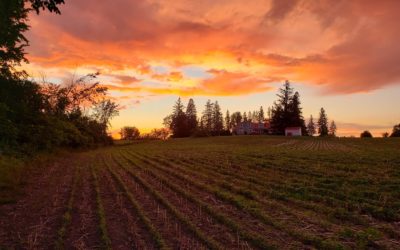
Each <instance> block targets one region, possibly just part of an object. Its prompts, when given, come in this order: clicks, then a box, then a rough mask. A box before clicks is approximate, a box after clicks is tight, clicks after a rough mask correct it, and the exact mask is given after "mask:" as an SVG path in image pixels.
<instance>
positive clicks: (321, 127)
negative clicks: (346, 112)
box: [318, 108, 329, 136]
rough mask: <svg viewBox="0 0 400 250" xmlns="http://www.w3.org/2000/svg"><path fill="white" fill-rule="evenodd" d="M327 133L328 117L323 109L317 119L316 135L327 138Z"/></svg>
mask: <svg viewBox="0 0 400 250" xmlns="http://www.w3.org/2000/svg"><path fill="white" fill-rule="evenodd" d="M328 132H329V131H328V117H327V115H326V112H325V109H324V108H321V110H320V112H319V119H318V134H319V136H327V135H328Z"/></svg>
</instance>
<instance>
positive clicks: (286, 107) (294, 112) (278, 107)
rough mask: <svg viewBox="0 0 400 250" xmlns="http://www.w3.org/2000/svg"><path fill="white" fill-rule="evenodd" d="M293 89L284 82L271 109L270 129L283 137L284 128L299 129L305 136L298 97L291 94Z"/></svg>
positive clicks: (288, 83) (296, 94)
mask: <svg viewBox="0 0 400 250" xmlns="http://www.w3.org/2000/svg"><path fill="white" fill-rule="evenodd" d="M293 91H294V90H293V88H292V87H291V85H290V82H289V81H285V83H284V85H283V87H281V88H280V89H279V91H278V94H277V96H278V100H277V101H275V102H274V105H273V107H272V109H271V119H270V120H271V128H272V130H273V132H274V133H275V134H279V135H283V134H284V132H285V128H286V127H301V128H302V132H303V134H306V133H307V131H306V127H305V123H304V119H303V116H302V109H301V107H300V104H301V102H300V95H299V93H298V92H295V93H294V94H293Z"/></svg>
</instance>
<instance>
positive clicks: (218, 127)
mask: <svg viewBox="0 0 400 250" xmlns="http://www.w3.org/2000/svg"><path fill="white" fill-rule="evenodd" d="M213 106H214V108H213V131H214V134H216V135H220V134H221V132H222V130H223V129H224V120H223V117H222V113H221V108H220V107H219V104H218V101H215V103H214V105H213Z"/></svg>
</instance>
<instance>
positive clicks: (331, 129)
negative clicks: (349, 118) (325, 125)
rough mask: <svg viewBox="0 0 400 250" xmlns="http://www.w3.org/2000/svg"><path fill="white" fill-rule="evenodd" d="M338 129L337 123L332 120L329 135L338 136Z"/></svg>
mask: <svg viewBox="0 0 400 250" xmlns="http://www.w3.org/2000/svg"><path fill="white" fill-rule="evenodd" d="M336 130H337V127H336V123H335V121H334V120H332V121H331V124H330V126H329V135H331V136H336Z"/></svg>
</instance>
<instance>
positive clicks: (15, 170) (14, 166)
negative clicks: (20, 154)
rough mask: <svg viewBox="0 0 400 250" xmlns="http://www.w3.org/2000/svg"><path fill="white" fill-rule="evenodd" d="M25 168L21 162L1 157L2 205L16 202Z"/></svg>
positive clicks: (0, 197)
mask: <svg viewBox="0 0 400 250" xmlns="http://www.w3.org/2000/svg"><path fill="white" fill-rule="evenodd" d="M24 167H25V166H24V163H23V161H21V160H18V159H16V158H13V157H7V156H0V205H1V204H7V203H13V202H15V201H16V198H17V196H18V194H19V192H20V186H21V183H22V173H23V170H24Z"/></svg>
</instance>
